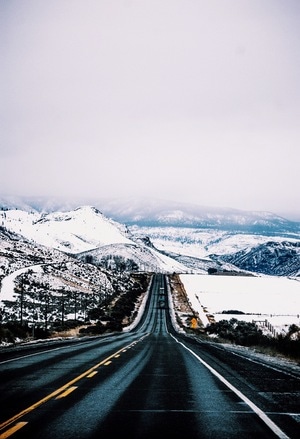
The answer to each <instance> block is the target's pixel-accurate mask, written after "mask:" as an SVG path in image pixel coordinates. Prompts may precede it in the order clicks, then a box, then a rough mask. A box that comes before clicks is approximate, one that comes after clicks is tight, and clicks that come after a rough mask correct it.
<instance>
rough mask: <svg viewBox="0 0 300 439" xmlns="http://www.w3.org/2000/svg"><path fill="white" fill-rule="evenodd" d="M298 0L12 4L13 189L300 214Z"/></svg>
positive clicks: (6, 162)
mask: <svg viewBox="0 0 300 439" xmlns="http://www.w3.org/2000/svg"><path fill="white" fill-rule="evenodd" d="M299 23H300V2H299V0H209V1H207V0H49V1H44V0H24V1H17V0H9V1H7V0H0V50H1V69H0V78H1V85H0V87H1V110H0V111H1V113H0V115H1V139H0V140H1V145H0V160H1V170H0V192H1V193H2V194H8V195H51V196H57V195H63V196H76V195H79V196H86V197H91V196H96V197H99V198H102V197H110V196H113V197H118V196H121V197H123V196H127V195H130V196H132V195H133V196H140V195H145V196H147V197H152V196H154V197H159V198H161V199H166V200H178V201H184V202H192V203H196V204H199V205H211V206H216V207H233V208H240V209H245V210H269V211H272V212H274V213H278V214H286V215H289V216H290V217H293V218H295V217H297V219H299V220H300V197H299V169H300V166H299V158H300V86H299V78H300V51H299V49H300V44H299V43H300V40H299V37H300V26H299Z"/></svg>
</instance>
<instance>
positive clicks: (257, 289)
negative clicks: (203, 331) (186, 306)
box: [180, 274, 300, 332]
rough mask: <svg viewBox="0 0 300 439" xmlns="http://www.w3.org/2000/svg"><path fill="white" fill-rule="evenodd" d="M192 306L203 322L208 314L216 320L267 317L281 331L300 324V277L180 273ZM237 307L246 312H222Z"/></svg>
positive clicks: (206, 320)
mask: <svg viewBox="0 0 300 439" xmlns="http://www.w3.org/2000/svg"><path fill="white" fill-rule="evenodd" d="M180 279H181V281H182V283H183V285H184V288H185V290H186V293H187V295H188V298H189V300H190V303H191V305H192V307H193V309H194V310H195V311H196V312H198V313H199V316H200V318H201V319H202V320H203V323H204V324H207V323H208V319H207V314H211V315H213V316H214V319H215V320H216V321H218V320H221V319H230V318H232V317H234V318H237V319H241V320H247V321H252V320H255V321H259V320H261V321H265V320H267V321H268V322H269V323H270V324H271V325H272V326H273V327H274V328H275V329H276V330H277V332H280V331H281V330H282V329H284V328H286V327H287V326H289V325H291V324H293V323H294V324H296V325H298V326H300V281H299V280H297V279H289V278H286V277H277V276H255V277H254V276H253V277H251V276H249V277H248V276H219V275H218V276H213V275H193V274H184V275H180ZM229 310H237V311H241V312H243V313H245V314H222V311H229Z"/></svg>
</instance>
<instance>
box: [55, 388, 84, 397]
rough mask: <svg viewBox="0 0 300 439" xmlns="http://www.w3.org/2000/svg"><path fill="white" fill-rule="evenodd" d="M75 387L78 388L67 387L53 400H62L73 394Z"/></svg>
mask: <svg viewBox="0 0 300 439" xmlns="http://www.w3.org/2000/svg"><path fill="white" fill-rule="evenodd" d="M77 387H78V386H72V387H69V388H68V389H67V390H65V391H64V392H63V393H60V394H59V395H58V396H57V397H56V398H55V399H60V398H64V397H65V396H68V395H69V394H70V393H71V392H73V391H74V390H75V389H77Z"/></svg>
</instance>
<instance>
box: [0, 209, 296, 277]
mask: <svg viewBox="0 0 300 439" xmlns="http://www.w3.org/2000/svg"><path fill="white" fill-rule="evenodd" d="M137 205H138V203H136V205H134V204H133V205H132V207H131V208H129V207H128V209H127V211H126V212H127V213H126V212H125V210H124V209H125V205H123V207H122V208H120V209H121V210H120V212H121V211H122V212H123V213H122V216H123V217H125V216H126V215H127V218H134V212H137V209H140V208H138V207H137ZM27 207H28V208H27V209H26V210H20V209H16V208H14V209H12V210H2V211H0V225H2V226H3V227H4V228H5V229H6V230H7V231H11V232H14V233H17V234H19V235H21V236H23V237H26V239H27V240H30V241H31V242H35V243H38V244H39V245H43V246H45V247H48V248H52V249H56V250H59V251H61V252H64V253H65V254H68V255H76V257H77V258H78V259H80V260H81V261H83V262H92V263H94V264H98V265H99V266H103V267H106V268H108V269H114V270H115V269H121V268H122V269H123V270H124V269H125V270H129V271H130V270H132V271H135V270H142V271H162V272H180V273H183V272H196V273H207V271H208V270H209V269H211V268H213V269H217V270H218V271H224V270H226V271H235V272H253V273H265V274H271V275H277V274H279V275H286V276H288V275H293V276H298V275H299V273H300V255H299V253H300V247H299V242H300V231H298V229H297V224H298V223H292V222H288V221H287V220H284V219H282V218H280V217H276V216H275V215H273V214H263V213H260V214H259V217H260V222H259V224H260V227H261V225H262V223H263V218H264V221H265V227H267V229H268V230H267V231H266V229H264V231H262V233H258V231H257V230H258V229H256V230H255V231H254V232H253V231H252V232H251V231H249V230H251V229H253V227H254V226H255V221H254V218H256V216H255V215H254V214H251V215H252V216H251V215H250V214H248V216H246V217H243V218H244V219H243V221H242V213H241V212H240V214H239V215H238V216H237V217H236V216H234V215H235V214H236V211H234V212H231V214H232V215H233V216H231V217H230V216H227V217H226V219H225V213H224V216H223V217H222V219H220V211H219V213H217V212H214V214H212V213H211V214H210V215H211V216H210V218H211V223H212V227H209V224H210V223H209V222H208V219H207V222H206V223H205V226H203V227H202V226H197V227H192V226H191V223H189V225H188V226H186V227H183V226H181V227H179V225H178V224H177V226H170V225H169V224H168V223H167V221H166V220H164V219H162V218H163V214H162V206H161V205H160V203H158V204H157V206H156V207H155V206H153V205H148V212H149V215H150V217H151V215H152V214H153V212H154V211H156V212H157V214H158V213H159V212H160V217H159V218H160V220H159V221H160V222H161V225H158V223H155V224H156V225H155V226H153V225H151V226H142V225H141V224H140V223H139V222H140V221H141V223H142V224H143V223H144V222H145V220H144V219H143V218H144V217H143V218H142V217H135V220H136V221H135V222H136V223H137V224H130V221H128V223H127V224H126V225H125V223H121V222H118V221H116V220H115V219H110V218H108V217H107V216H106V215H105V214H103V213H101V212H100V210H98V209H97V208H95V207H91V206H83V207H79V208H78V207H77V208H75V209H74V210H68V211H64V210H61V211H53V212H48V213H47V212H42V211H38V210H33V209H31V210H30V209H29V206H27ZM155 209H156V210H155ZM112 211H114V212H115V214H116V211H117V207H116V206H114V207H111V212H112ZM146 211H147V209H146V206H144V210H143V212H144V215H145V212H146ZM167 211H168V212H169V213H168V214H167V213H166V217H165V218H169V219H170V218H171V217H172V215H171V214H170V212H171V211H170V210H168V209H167V208H166V211H165V212H167ZM151 212H152V214H151ZM227 213H228V211H227ZM173 214H174V215H175V214H176V212H175V211H173ZM177 214H178V215H179V217H180V215H181V221H182V222H184V219H183V218H185V219H186V218H187V216H188V214H186V213H184V214H183V213H182V214H179V211H177ZM205 215H206V217H207V218H209V214H208V212H206V214H205ZM218 215H219V221H220V222H219V227H217V225H216V224H217V221H218ZM175 216H176V215H175ZM152 218H153V216H152ZM230 218H231V219H230ZM234 218H235V219H234ZM251 218H252V219H251ZM231 221H235V223H233V222H231ZM150 222H151V221H150ZM226 222H227V223H226ZM237 223H239V224H240V226H238V227H236V228H235V226H236V224H237ZM242 223H244V225H245V224H248V225H247V227H246V228H243V227H242V226H241V224H242ZM226 224H227V225H226ZM229 224H231V225H230V226H229ZM233 224H235V226H234V225H233ZM249 224H250V225H249ZM266 224H268V225H267V226H266ZM276 224H277V225H278V224H281V226H280V228H279V229H276V227H277V226H276ZM289 225H290V226H291V227H290V229H289ZM278 227H279V226H278ZM276 230H277V232H276Z"/></svg>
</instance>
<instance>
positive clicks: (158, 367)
mask: <svg viewBox="0 0 300 439" xmlns="http://www.w3.org/2000/svg"><path fill="white" fill-rule="evenodd" d="M167 290H168V289H167V283H166V279H165V277H164V276H163V275H160V274H158V275H155V276H154V277H153V282H152V286H151V288H150V291H149V298H148V301H147V306H146V308H145V312H144V314H143V317H142V319H141V320H140V322H139V324H138V325H137V326H136V327H135V328H134V329H133V330H131V331H129V332H123V333H119V334H112V335H105V336H99V337H91V338H83V339H74V340H73V341H71V340H70V341H66V342H57V343H53V342H52V343H45V344H40V345H37V346H32V347H26V348H25V347H24V348H22V349H2V351H1V352H0V388H1V392H0V424H1V425H0V439H3V438H7V437H12V438H25V437H26V438H30V439H35V438H42V439H48V438H49V439H50V438H51V439H62V438H64V439H67V438H70V439H71V438H72V439H75V438H84V439H89V438H91V439H92V438H109V437H121V438H126V439H127V438H128V439H129V438H130V439H135V438H146V439H147V438H155V437H157V436H158V435H162V434H163V435H167V436H168V437H170V439H171V438H181V439H185V438H195V439H197V438H212V439H214V438H222V439H224V438H239V439H244V438H251V439H253V438H255V439H256V438H264V439H265V438H278V437H279V438H291V439H292V438H296V437H297V438H299V437H300V427H299V426H300V404H299V395H300V374H298V373H297V371H289V370H285V369H283V368H281V367H280V366H279V365H278V367H277V366H276V364H275V365H270V364H268V363H266V362H263V361H259V360H253V358H252V357H250V356H249V357H248V356H247V355H246V354H245V355H244V354H237V353H236V352H235V351H233V350H230V349H229V348H227V347H225V346H222V345H220V344H215V343H207V342H203V341H201V340H200V339H198V338H195V337H192V336H185V335H183V334H180V333H178V332H176V331H175V330H174V328H173V326H172V318H171V317H170V312H169V308H168V293H167ZM162 298H163V299H164V303H165V306H164V307H163V308H161V306H160V303H161V299H162ZM171 315H172V314H171Z"/></svg>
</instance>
